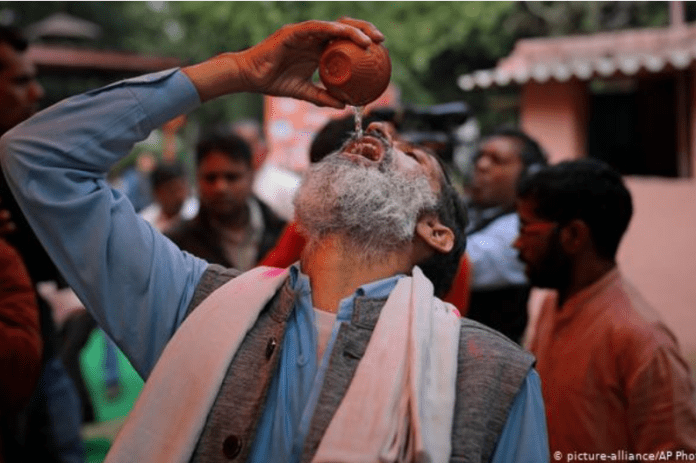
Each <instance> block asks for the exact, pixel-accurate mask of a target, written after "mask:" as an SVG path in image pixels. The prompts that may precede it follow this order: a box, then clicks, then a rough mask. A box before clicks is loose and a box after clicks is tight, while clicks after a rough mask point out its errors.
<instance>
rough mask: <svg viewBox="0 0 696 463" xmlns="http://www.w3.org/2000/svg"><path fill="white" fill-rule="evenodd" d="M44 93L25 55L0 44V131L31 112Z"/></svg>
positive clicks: (34, 109) (36, 107)
mask: <svg viewBox="0 0 696 463" xmlns="http://www.w3.org/2000/svg"><path fill="white" fill-rule="evenodd" d="M43 96H44V90H43V88H42V87H41V85H39V83H38V82H37V81H36V69H35V67H34V65H33V63H31V62H30V61H29V58H28V57H27V54H26V53H24V52H22V53H20V52H17V51H16V50H14V49H13V48H12V47H11V46H10V45H9V44H7V43H0V133H5V132H6V131H8V130H9V129H11V128H12V127H14V126H15V125H17V124H19V123H20V122H22V121H24V120H25V119H28V118H29V117H30V116H31V115H32V114H34V113H35V112H36V111H37V110H38V107H39V106H38V103H39V100H41V98H42V97H43Z"/></svg>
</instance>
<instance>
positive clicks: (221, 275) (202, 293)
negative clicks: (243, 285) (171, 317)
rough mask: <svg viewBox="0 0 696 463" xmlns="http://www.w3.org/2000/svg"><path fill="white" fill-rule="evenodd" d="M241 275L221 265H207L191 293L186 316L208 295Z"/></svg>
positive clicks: (239, 272)
mask: <svg viewBox="0 0 696 463" xmlns="http://www.w3.org/2000/svg"><path fill="white" fill-rule="evenodd" d="M241 274H242V272H241V271H239V270H237V269H233V268H227V267H223V266H222V265H218V264H210V265H208V268H207V269H206V270H205V272H203V275H202V276H201V279H200V280H199V282H198V285H197V286H196V289H195V291H194V293H193V298H192V299H191V302H190V303H189V305H188V308H187V309H186V315H187V316H188V314H189V313H191V311H192V310H193V309H195V308H196V307H198V305H200V303H201V302H203V300H204V299H205V298H206V297H208V296H209V295H210V293H212V292H213V291H215V290H216V289H218V288H219V287H220V286H222V285H224V284H225V283H227V282H228V281H230V280H231V279H232V278H235V277H238V276H239V275H241Z"/></svg>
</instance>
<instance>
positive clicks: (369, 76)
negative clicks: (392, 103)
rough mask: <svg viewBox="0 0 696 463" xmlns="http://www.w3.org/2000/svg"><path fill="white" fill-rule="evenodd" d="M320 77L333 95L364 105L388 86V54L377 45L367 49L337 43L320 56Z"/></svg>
mask: <svg viewBox="0 0 696 463" xmlns="http://www.w3.org/2000/svg"><path fill="white" fill-rule="evenodd" d="M319 77H320V78H321V81H322V82H323V83H324V86H326V89H327V90H328V91H329V93H330V94H331V95H332V96H334V97H336V98H338V99H339V100H341V101H345V102H346V103H347V104H350V105H353V106H364V105H366V104H367V103H370V102H372V101H374V100H376V99H377V98H378V97H379V96H380V95H381V94H382V93H384V91H385V90H386V89H387V86H388V85H389V79H390V78H391V60H390V59H389V53H388V52H387V49H386V48H384V46H382V45H378V44H376V43H372V44H370V46H368V47H367V49H364V48H361V47H360V46H358V45H356V44H355V43H354V42H352V41H350V40H335V41H333V42H331V43H330V44H329V45H328V46H327V47H326V49H325V50H324V53H323V54H322V55H321V60H320V62H319Z"/></svg>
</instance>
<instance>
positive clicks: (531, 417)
mask: <svg viewBox="0 0 696 463" xmlns="http://www.w3.org/2000/svg"><path fill="white" fill-rule="evenodd" d="M548 461H549V438H548V433H547V430H546V415H545V411H544V400H543V399H542V397H541V380H540V379H539V374H538V373H537V372H536V370H530V372H529V374H527V377H526V378H525V380H524V383H523V384H522V387H521V388H520V391H519V392H518V393H517V397H516V398H515V401H514V402H513V404H512V409H511V410H510V414H509V415H508V419H507V421H506V422H505V426H504V427H503V432H502V433H501V435H500V439H499V440H498V443H497V444H496V448H495V452H494V453H493V457H492V458H491V463H545V462H548Z"/></svg>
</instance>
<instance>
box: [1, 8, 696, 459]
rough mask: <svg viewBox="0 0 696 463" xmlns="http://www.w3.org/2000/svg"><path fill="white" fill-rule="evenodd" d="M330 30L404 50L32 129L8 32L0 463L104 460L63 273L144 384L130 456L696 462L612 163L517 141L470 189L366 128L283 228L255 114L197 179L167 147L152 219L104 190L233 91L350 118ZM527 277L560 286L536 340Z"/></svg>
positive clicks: (695, 421)
mask: <svg viewBox="0 0 696 463" xmlns="http://www.w3.org/2000/svg"><path fill="white" fill-rule="evenodd" d="M337 38H344V39H348V40H351V41H353V42H355V43H356V44H357V45H358V46H360V47H366V46H368V45H369V44H370V43H371V42H376V43H380V42H382V41H383V40H384V36H383V35H382V33H381V32H380V31H379V30H377V29H376V28H375V27H374V26H373V25H372V24H370V23H367V22H365V21H360V20H355V19H350V18H343V19H341V20H339V21H335V22H324V21H307V22H303V23H298V24H293V25H288V26H285V27H283V28H281V29H279V30H278V31H277V32H275V33H274V34H272V35H271V36H269V37H268V38H267V39H265V40H264V41H262V42H260V43H258V44H256V45H254V46H252V47H250V48H248V49H245V50H243V51H239V52H235V53H223V54H221V55H218V56H216V57H213V58H211V59H209V60H206V61H203V62H201V63H198V64H195V65H191V66H187V67H184V68H181V69H172V70H168V71H163V72H160V73H156V74H151V75H146V76H142V77H138V78H133V79H128V80H125V81H122V82H121V83H120V85H115V86H108V87H105V88H102V89H99V90H98V91H91V92H88V93H85V94H82V95H77V96H74V97H71V98H69V99H67V100H65V101H63V102H61V104H59V105H55V106H53V107H50V108H47V109H44V110H43V111H41V112H38V113H36V114H34V113H35V112H36V110H37V104H38V101H39V100H40V98H41V96H42V93H43V91H42V89H41V87H40V86H39V85H38V83H37V82H36V74H35V69H34V67H33V65H32V63H31V62H30V61H29V60H28V58H27V55H26V41H25V40H23V38H22V37H21V36H19V35H17V33H16V31H14V30H12V29H9V28H2V29H0V106H1V107H2V108H3V111H2V112H0V126H1V131H2V133H3V134H4V135H3V137H2V138H1V139H0V161H1V162H2V164H1V165H2V172H3V182H2V183H1V184H0V186H2V189H1V190H0V200H1V201H2V203H0V214H1V215H0V229H1V230H2V238H0V262H2V264H3V265H2V266H1V267H0V271H1V272H2V275H3V277H2V280H0V336H2V340H1V342H0V349H2V352H1V353H0V361H1V362H2V364H1V366H2V367H3V371H5V372H11V373H10V374H4V375H3V376H2V381H1V384H2V387H1V388H0V394H1V396H0V407H1V408H0V421H1V422H2V435H1V436H0V463H2V462H7V463H13V462H19V461H64V462H68V461H69V462H73V461H74V462H78V461H84V448H83V443H82V442H81V439H80V435H79V431H80V425H81V423H82V422H84V420H85V413H86V412H85V406H86V404H85V400H88V399H86V398H85V393H84V391H82V390H80V389H81V388H82V387H83V386H80V380H79V378H76V375H79V372H78V373H75V371H74V370H75V367H74V363H72V365H73V367H71V368H66V366H69V365H71V362H74V359H75V358H76V353H75V351H76V350H79V346H81V345H83V344H84V343H83V342H82V344H80V343H79V342H78V343H77V344H76V345H77V346H78V348H75V347H73V348H71V349H70V350H71V352H72V353H71V354H70V355H65V354H64V355H61V352H64V350H62V349H65V346H66V345H70V343H69V342H66V341H65V333H63V337H62V338H61V336H59V333H58V331H59V327H57V326H56V322H55V319H54V315H53V314H52V309H51V307H50V303H49V302H50V301H47V300H46V297H45V295H42V293H41V292H40V291H39V290H38V289H37V284H38V283H40V282H46V281H50V282H53V283H54V284H55V285H56V286H57V287H59V288H64V289H66V290H68V291H69V292H70V294H72V295H73V296H74V298H75V299H74V300H75V301H77V302H76V304H78V305H79V306H80V308H81V311H80V312H79V313H80V316H81V317H83V318H81V320H82V322H81V324H82V325H84V328H80V329H79V330H76V332H79V333H80V334H79V335H77V334H73V335H71V336H69V338H70V339H72V340H73V341H74V340H75V339H78V338H79V339H83V338H84V335H85V333H88V332H89V331H90V330H92V329H95V327H96V326H97V325H98V326H99V327H100V329H103V330H104V332H105V333H106V336H107V338H108V339H109V340H110V341H113V342H114V343H115V345H116V346H118V348H119V349H121V350H122V351H123V353H124V354H125V355H126V356H127V357H128V359H129V360H130V362H131V364H132V365H133V367H134V368H135V369H136V371H137V372H138V373H139V375H141V376H142V378H144V379H145V380H146V383H145V386H144V388H143V390H142V392H141V394H140V397H139V399H138V402H137V403H136V404H135V406H134V407H133V409H132V410H131V412H130V414H129V417H128V420H127V421H126V423H125V424H124V426H123V427H122V428H121V430H120V431H119V434H118V436H117V438H116V439H115V441H114V442H113V444H112V446H111V450H110V452H109V455H108V457H107V459H108V461H110V462H121V461H123V462H132V461H161V462H171V461H195V462H204V461H220V460H225V461H228V460H235V461H253V462H269V461H271V462H286V461H287V462H299V461H317V462H322V461H325V462H328V461H340V462H364V461H394V462H414V461H433V462H444V461H481V462H496V463H503V462H506V463H507V462H535V463H536V462H542V463H543V462H545V461H550V459H551V456H552V455H553V458H554V459H555V460H559V459H560V458H559V457H558V455H562V456H563V455H572V454H575V453H589V454H600V453H601V454H606V455H611V454H616V453H617V452H620V451H623V452H626V453H627V454H631V455H641V456H645V455H655V458H654V459H655V460H659V459H660V458H658V456H659V455H662V456H663V457H665V456H667V457H668V458H662V459H667V460H669V459H670V458H671V457H673V456H675V455H677V454H679V452H681V454H684V455H687V454H689V455H696V405H695V402H694V392H695V391H694V384H693V380H692V375H691V371H690V367H689V365H688V364H687V362H686V361H685V360H684V357H683V356H682V354H681V352H680V350H679V347H678V345H677V342H676V339H675V337H674V335H673V334H672V333H671V331H670V330H669V328H668V327H667V326H665V325H664V323H663V322H662V321H661V320H660V317H659V316H658V315H657V312H656V311H654V310H653V309H652V308H651V307H650V306H649V304H648V303H647V302H646V301H645V300H644V299H643V298H642V297H641V296H640V294H639V293H638V291H637V290H636V289H635V288H634V287H632V286H631V284H630V283H629V282H628V281H626V279H625V278H624V277H623V276H622V272H621V269H620V268H619V267H618V265H617V260H616V253H617V249H618V247H619V245H620V243H621V240H622V237H623V235H624V233H625V231H626V229H627V227H628V224H629V222H630V220H631V216H632V211H633V206H632V199H631V195H630V192H629V191H628V189H627V188H626V186H625V184H624V182H623V179H622V178H621V176H620V175H619V174H618V173H617V172H615V171H614V170H612V169H611V168H610V167H609V166H607V165H605V164H603V163H601V162H599V161H591V160H578V161H565V162H561V163H556V164H552V165H550V164H549V163H548V160H547V157H546V155H545V153H544V151H543V149H542V147H540V146H539V144H538V143H536V141H535V140H533V139H532V138H531V137H530V136H528V135H527V134H525V133H524V132H522V131H520V130H517V129H513V128H507V127H506V128H501V129H499V130H496V131H495V132H492V133H491V134H489V135H488V136H486V137H485V138H484V139H483V140H482V141H481V142H480V144H479V146H478V149H477V151H476V155H475V158H474V166H475V169H474V173H473V181H472V184H471V186H470V188H469V189H468V190H467V193H468V195H466V197H467V198H468V200H465V195H463V194H462V189H461V185H456V184H454V183H453V181H452V180H451V178H450V175H449V172H448V170H449V169H448V167H447V166H446V165H445V164H444V163H443V162H442V160H441V159H439V158H438V157H437V156H436V155H435V154H434V153H433V152H432V151H431V150H430V149H429V148H427V147H425V146H422V145H419V144H415V143H412V142H410V141H408V140H407V139H405V138H404V137H403V136H402V135H401V134H400V133H399V131H398V127H396V126H395V125H394V124H392V123H390V121H384V120H377V119H371V118H369V117H368V118H367V119H366V121H365V127H364V133H363V134H362V135H361V136H357V134H355V133H354V132H355V130H354V128H355V126H354V124H353V120H352V118H344V119H338V120H333V121H330V122H329V123H328V124H327V125H326V127H325V128H324V130H322V131H320V132H319V133H318V134H317V136H316V137H315V139H314V142H313V143H312V147H311V150H310V153H308V155H309V156H310V158H311V165H310V167H309V169H308V170H307V172H305V173H304V177H303V181H302V184H301V186H300V188H299V189H298V191H297V194H296V196H295V198H294V207H295V218H294V220H293V221H292V222H290V223H286V222H285V221H284V220H282V219H281V218H279V217H278V216H277V215H276V214H275V213H274V212H273V211H272V209H271V208H270V207H269V206H267V205H266V204H264V202H263V201H262V200H260V199H259V198H257V197H255V196H254V194H253V192H252V181H253V175H254V170H255V168H257V167H258V163H259V162H260V161H259V160H260V159H262V158H263V156H264V152H263V150H262V149H260V148H259V146H260V145H259V146H252V144H250V142H249V140H252V139H254V138H258V130H256V131H255V130H252V129H258V127H256V126H254V124H248V123H245V124H244V125H243V128H244V130H242V126H240V127H238V129H237V130H227V131H222V132H220V131H217V132H215V133H211V134H209V135H206V136H203V137H201V140H200V142H199V143H198V144H197V146H196V148H195V175H194V178H195V184H194V185H190V184H189V181H188V179H189V177H188V175H187V172H186V169H185V167H184V166H182V165H181V164H180V163H179V162H177V160H176V159H174V158H173V157H172V156H164V157H163V158H162V159H161V160H160V161H159V163H158V164H157V165H156V166H154V169H152V173H151V176H150V177H149V179H150V187H151V192H152V194H153V198H154V203H153V204H151V205H149V206H147V205H142V206H138V207H135V206H134V201H131V200H129V199H128V196H127V194H125V193H123V192H119V191H118V190H116V189H115V188H114V185H113V183H111V182H110V181H109V175H108V174H109V172H110V171H111V170H112V169H113V167H114V166H115V165H117V164H118V163H119V161H120V160H122V159H123V158H125V157H126V156H128V155H130V154H131V153H132V150H133V147H134V145H135V144H136V143H138V142H139V141H141V140H143V138H145V137H146V136H147V135H148V134H149V133H151V132H152V131H153V130H158V129H161V128H162V127H166V126H167V124H170V127H171V124H172V121H179V122H182V121H184V120H185V114H187V113H188V112H190V111H192V110H193V109H195V108H197V107H198V106H200V105H201V104H205V102H207V101H209V100H213V99H216V98H221V97H224V96H225V95H228V94H233V93H236V92H257V93H261V94H266V95H274V96H285V97H290V98H297V99H302V100H306V101H310V102H312V103H315V104H317V105H321V106H329V107H334V108H343V107H344V106H345V105H344V103H343V102H342V101H340V100H338V99H336V98H335V97H334V96H332V95H331V94H329V93H328V92H327V91H326V90H325V89H323V88H322V87H321V86H318V85H317V84H316V83H315V82H314V81H313V80H312V75H313V74H314V73H315V71H316V68H317V65H318V62H319V56H320V54H321V52H322V50H323V47H324V46H325V44H326V43H327V42H328V41H329V40H332V39H337ZM179 122H177V124H178V123H179ZM182 123H183V122H182ZM107 127H108V128H109V130H104V128H107ZM177 127H180V125H177ZM247 129H248V130H247ZM5 177H6V178H7V182H6V184H5V181H4V178H5ZM192 192H195V194H194V193H192ZM532 287H539V288H547V289H550V290H552V291H550V292H549V297H548V298H547V299H546V300H545V301H544V303H543V307H542V310H541V313H540V315H539V318H538V321H537V322H536V326H535V327H534V328H535V329H534V330H532V331H533V335H532V336H530V337H529V338H525V332H526V331H528V328H529V327H528V326H527V325H528V323H529V321H528V320H529V317H528V297H529V293H530V289H531V288H532ZM73 344H75V343H74V342H73ZM107 346H108V344H107ZM68 370H70V371H68ZM66 423H67V424H66ZM559 452H560V453H559ZM660 452H662V454H660ZM568 461H569V460H568Z"/></svg>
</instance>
